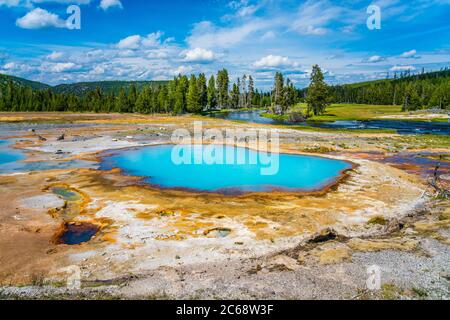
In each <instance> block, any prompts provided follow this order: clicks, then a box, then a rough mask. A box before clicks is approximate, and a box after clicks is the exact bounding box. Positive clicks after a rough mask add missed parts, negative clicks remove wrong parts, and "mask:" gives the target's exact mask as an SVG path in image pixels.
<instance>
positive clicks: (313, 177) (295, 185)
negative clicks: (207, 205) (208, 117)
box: [101, 145, 351, 193]
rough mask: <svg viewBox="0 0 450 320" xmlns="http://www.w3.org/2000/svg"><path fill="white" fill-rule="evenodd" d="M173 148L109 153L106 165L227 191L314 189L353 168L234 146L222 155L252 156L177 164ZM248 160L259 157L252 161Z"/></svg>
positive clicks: (174, 183) (166, 184)
mask: <svg viewBox="0 0 450 320" xmlns="http://www.w3.org/2000/svg"><path fill="white" fill-rule="evenodd" d="M196 147H197V148H201V147H200V146H196ZM173 148H174V146H172V145H161V146H152V147H144V148H139V149H129V150H122V151H119V152H116V153H112V154H106V155H105V157H104V159H103V163H102V165H101V168H102V169H105V170H108V169H112V168H116V167H118V168H121V169H123V170H124V172H125V173H127V174H131V175H134V176H140V177H144V178H145V181H146V182H147V183H150V184H152V185H156V186H159V187H161V188H174V189H178V188H180V189H195V190H201V191H207V192H222V193H241V192H263V191H272V190H286V191H300V190H301V191H312V190H316V189H320V188H322V187H324V186H326V185H328V184H329V183H332V182H333V181H335V179H336V178H338V177H339V176H340V174H341V172H342V171H343V170H346V169H349V168H351V165H350V164H349V163H348V162H345V161H339V160H334V159H327V158H322V157H313V156H303V155H289V154H267V153H264V152H256V151H252V150H249V149H244V148H234V147H230V146H220V147H218V148H219V149H218V150H221V152H222V153H223V155H224V156H223V158H222V159H226V156H229V155H232V154H233V153H232V152H233V151H234V156H235V157H234V159H237V157H238V155H241V156H245V158H242V159H247V161H243V162H245V164H238V163H230V162H229V161H224V162H225V163H224V164H217V163H215V164H207V163H210V162H211V161H210V160H211V159H212V158H213V156H214V155H212V156H211V155H208V154H206V155H205V156H204V158H203V160H204V162H203V163H202V164H186V163H181V164H176V163H175V162H177V161H175V162H174V161H173V157H172V152H173ZM199 150H200V149H199ZM203 150H204V149H203ZM176 154H183V153H182V152H180V153H176ZM194 154H195V152H191V155H190V156H188V157H186V159H189V160H190V162H191V163H194V157H195V156H194ZM203 154H205V152H204V153H203ZM218 154H220V152H219V153H218ZM248 159H256V161H255V162H250V161H249V160H248ZM234 162H236V161H234ZM277 169H278V170H277ZM267 174H269V175H267Z"/></svg>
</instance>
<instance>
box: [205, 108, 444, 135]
mask: <svg viewBox="0 0 450 320" xmlns="http://www.w3.org/2000/svg"><path fill="white" fill-rule="evenodd" d="M263 112H265V111H261V110H254V111H236V112H228V113H212V114H211V115H210V116H211V117H214V118H220V119H226V120H235V121H236V120H237V121H245V122H252V123H259V124H275V125H292V126H309V127H316V128H328V129H350V130H355V129H357V130H370V129H378V130H379V129H390V130H396V131H397V132H398V133H399V134H439V135H450V123H448V122H431V121H430V122H425V121H402V120H367V121H358V120H339V121H330V122H318V121H308V122H304V123H289V122H282V121H277V120H274V119H270V118H266V117H263V116H261V113H263Z"/></svg>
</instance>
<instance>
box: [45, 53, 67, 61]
mask: <svg viewBox="0 0 450 320" xmlns="http://www.w3.org/2000/svg"><path fill="white" fill-rule="evenodd" d="M63 56H64V53H63V52H59V51H53V52H52V53H50V54H49V55H48V56H47V59H49V60H58V59H61V58H62V57H63Z"/></svg>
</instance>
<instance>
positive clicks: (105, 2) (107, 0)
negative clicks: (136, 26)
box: [100, 0, 123, 11]
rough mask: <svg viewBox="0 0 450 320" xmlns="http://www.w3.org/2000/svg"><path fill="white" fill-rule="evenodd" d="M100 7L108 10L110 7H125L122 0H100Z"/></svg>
mask: <svg viewBox="0 0 450 320" xmlns="http://www.w3.org/2000/svg"><path fill="white" fill-rule="evenodd" d="M100 8H102V9H103V10H105V11H106V10H108V9H110V8H119V9H123V6H122V2H120V0H102V1H101V2H100Z"/></svg>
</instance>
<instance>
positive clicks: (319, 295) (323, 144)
mask: <svg viewBox="0 0 450 320" xmlns="http://www.w3.org/2000/svg"><path fill="white" fill-rule="evenodd" d="M20 117H21V119H18V116H17V115H14V114H12V115H8V114H4V115H3V116H2V117H1V119H2V120H3V121H8V119H9V120H11V121H23V120H24V119H23V118H24V117H25V118H26V117H28V120H30V121H33V122H36V123H40V121H45V122H49V121H50V122H52V121H56V120H58V121H71V122H72V123H73V125H71V126H68V127H63V128H61V127H59V128H58V129H55V128H54V127H46V126H41V127H39V129H38V130H34V131H32V130H24V127H23V124H22V125H21V128H20V130H19V131H14V130H11V126H9V127H8V136H10V137H11V136H12V137H15V138H17V140H16V141H17V142H16V144H15V146H14V147H15V148H18V149H21V150H25V151H26V153H27V160H26V161H27V162H30V163H35V162H49V161H74V160H83V161H86V162H87V163H88V164H89V165H87V166H86V167H85V168H70V167H69V168H66V169H58V170H46V171H36V172H33V173H14V174H5V175H0V200H1V201H0V249H1V250H0V252H1V253H0V262H1V263H0V283H1V284H2V285H3V286H2V287H0V296H1V297H2V298H30V297H31V298H98V299H111V298H143V299H148V298H153V299H158V298H171V299H176V298H181V299H184V298H199V299H204V298H214V299H225V298H237V299H254V298H260V299H265V298H270V299H272V298H273V299H448V297H449V272H450V265H449V261H450V259H449V257H450V255H449V244H450V240H449V232H448V230H449V223H450V216H449V215H450V212H449V205H448V204H449V203H448V200H447V199H445V198H444V197H442V195H439V194H438V193H437V190H436V189H435V188H432V187H430V186H429V184H428V182H429V180H430V179H431V178H432V175H433V173H434V169H435V167H436V164H437V163H438V162H440V163H441V165H440V167H439V172H438V174H439V176H442V179H439V180H438V183H439V186H441V187H442V188H443V189H445V188H448V180H446V179H445V177H446V176H448V174H449V172H450V166H449V164H448V155H449V153H450V141H449V139H448V137H437V136H399V135H392V134H376V133H370V134H362V133H358V134H355V133H330V132H326V133H324V132H305V131H300V130H295V129H292V128H282V127H281V128H280V127H272V129H273V130H276V131H277V132H278V134H279V135H280V146H281V151H282V152H289V153H307V154H316V155H320V156H327V157H332V158H337V159H344V160H349V161H351V162H353V163H355V164H357V165H358V166H357V167H355V169H354V170H352V171H351V172H349V173H348V174H347V176H346V178H345V179H344V180H342V181H341V182H340V183H339V185H337V186H334V187H333V188H332V189H329V190H328V189H327V190H324V191H323V192H318V193H314V194H287V193H274V194H263V195H260V194H253V195H243V196H225V195H208V194H201V193H199V194H196V193H192V192H191V193H186V192H181V191H174V190H172V191H171V190H158V189H155V188H151V187H148V186H144V185H142V184H140V183H139V181H138V179H136V178H133V177H127V176H124V175H122V174H121V173H120V172H118V171H117V170H112V171H107V172H105V171H100V170H98V161H99V160H100V158H99V157H100V155H101V152H103V151H105V150H111V149H122V148H128V147H137V146H144V145H154V144H161V143H167V142H170V135H171V132H172V131H173V129H174V128H180V127H183V128H186V129H188V130H191V127H192V122H193V121H194V120H197V121H198V120H202V121H203V125H204V127H205V128H216V129H217V128H219V129H221V130H225V129H226V128H246V129H248V128H261V127H262V126H259V125H250V124H237V123H232V122H227V121H223V120H213V119H202V118H194V117H178V118H172V117H145V116H134V115H130V116H123V115H121V116H117V115H63V116H61V115H57V114H46V115H45V117H44V118H45V119H42V117H43V116H42V115H39V114H29V115H21V116H20ZM65 117H66V118H65ZM28 129H33V128H32V125H30V127H29V128H28ZM63 132H64V134H65V137H64V140H60V141H57V140H58V139H57V138H58V137H60V136H61V134H62V133H63ZM39 137H43V138H45V141H44V139H41V138H39ZM442 155H443V156H444V157H442ZM87 223H89V224H93V225H95V226H97V227H98V228H99V230H100V231H99V232H98V234H97V235H96V236H95V237H94V238H93V239H92V240H91V241H89V242H87V243H83V244H81V245H65V244H61V243H59V242H58V239H57V238H58V235H59V234H61V232H62V230H63V229H64V228H66V227H67V225H68V224H69V225H72V224H73V225H79V226H82V225H83V224H87ZM71 266H76V267H77V268H79V271H80V276H81V279H82V289H80V290H69V289H67V288H66V279H67V272H64V271H63V270H64V269H65V268H67V267H71ZM371 266H378V267H379V268H380V270H381V273H380V279H381V286H380V287H379V288H378V290H369V289H368V287H367V284H366V281H367V279H368V278H369V274H368V267H371Z"/></svg>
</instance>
